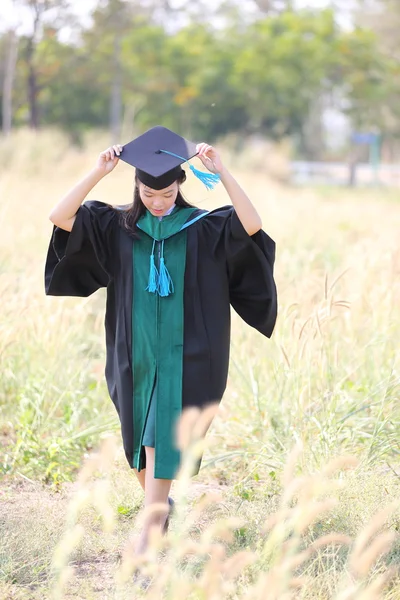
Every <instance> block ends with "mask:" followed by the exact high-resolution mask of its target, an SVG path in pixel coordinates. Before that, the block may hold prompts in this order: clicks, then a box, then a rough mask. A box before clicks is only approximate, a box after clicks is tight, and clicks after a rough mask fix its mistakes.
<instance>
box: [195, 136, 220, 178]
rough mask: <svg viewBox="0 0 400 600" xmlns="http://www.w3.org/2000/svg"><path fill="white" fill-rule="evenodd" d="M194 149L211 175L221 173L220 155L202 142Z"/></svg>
mask: <svg viewBox="0 0 400 600" xmlns="http://www.w3.org/2000/svg"><path fill="white" fill-rule="evenodd" d="M196 149H197V152H198V154H197V157H198V158H199V159H200V160H201V162H202V163H203V165H204V166H205V167H206V168H207V169H208V170H209V171H210V172H211V173H219V174H221V173H222V171H223V170H224V165H223V164H222V160H221V157H220V155H219V154H218V152H217V151H216V149H215V148H214V147H213V146H209V145H208V144H206V143H205V142H202V143H201V144H197V147H196Z"/></svg>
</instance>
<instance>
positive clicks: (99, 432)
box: [0, 132, 400, 598]
mask: <svg viewBox="0 0 400 600" xmlns="http://www.w3.org/2000/svg"><path fill="white" fill-rule="evenodd" d="M107 145H108V141H107V137H106V136H105V135H104V134H101V133H100V134H98V135H96V136H95V135H94V134H91V136H90V137H89V139H88V146H87V148H86V149H82V150H76V149H71V148H69V147H68V144H67V142H66V141H65V139H64V138H62V137H61V136H60V135H59V134H56V133H52V132H47V133H43V134H42V135H41V136H39V137H34V136H32V135H28V134H26V133H24V132H20V133H18V134H17V135H16V136H15V137H14V138H10V140H9V141H8V142H7V145H5V143H4V142H2V145H1V146H0V160H1V164H2V165H3V168H2V171H1V174H0V197H1V199H2V200H1V203H0V225H1V231H2V235H1V238H0V298H1V308H2V310H1V313H0V373H1V375H0V449H1V450H0V452H1V454H0V469H1V472H2V473H3V475H5V477H6V478H5V485H7V482H9V481H14V480H18V479H20V478H23V479H25V478H28V479H30V480H31V482H32V485H33V484H34V482H36V481H39V482H44V483H50V484H52V487H53V489H59V490H60V491H61V490H62V485H61V484H62V483H63V482H64V481H69V480H74V479H75V477H76V474H77V472H78V470H79V469H80V467H81V465H82V460H83V459H84V457H85V455H87V454H88V453H89V452H90V451H91V450H92V448H94V447H96V446H97V445H98V444H99V442H100V440H101V438H102V437H104V436H108V435H109V434H110V433H112V432H115V433H117V434H118V428H119V427H118V421H117V416H116V413H115V410H114V408H113V406H112V403H111V401H110V399H109V398H108V394H107V391H106V386H105V382H104V375H103V369H104V357H105V349H104V334H103V319H104V299H105V293H104V290H101V291H100V292H98V293H97V294H95V295H94V296H93V297H91V298H87V299H86V298H85V299H73V298H51V297H45V295H44V286H43V266H44V260H45V255H46V252H47V246H48V243H49V239H50V234H51V230H52V224H51V223H50V221H49V220H48V218H47V215H48V213H49V212H50V210H51V208H52V206H53V205H54V204H55V203H56V202H57V201H58V199H59V198H60V197H61V196H62V195H63V194H64V193H65V192H66V191H67V189H68V188H70V187H71V186H72V185H73V184H74V183H75V182H76V181H77V180H78V179H79V178H80V177H81V176H82V175H83V174H84V173H85V171H87V170H88V169H90V168H91V167H92V166H93V164H94V163H95V160H96V158H97V154H98V153H99V152H100V151H101V150H102V149H104V148H105V147H106V146H107ZM223 156H224V154H223ZM227 156H228V160H229V162H230V163H231V164H232V165H234V169H233V171H234V173H235V175H237V176H238V179H239V181H240V182H241V183H242V185H243V187H244V188H245V189H246V191H248V193H249V195H250V196H251V198H252V199H253V200H254V202H255V204H256V205H257V207H258V209H259V210H260V212H261V214H262V216H263V222H264V229H265V230H266V231H267V232H268V233H269V234H270V235H271V237H273V238H274V239H275V241H276V242H277V263H276V271H275V272H276V280H277V284H278V290H279V303H280V314H279V319H278V323H277V328H276V331H275V333H274V336H273V338H272V339H271V340H270V341H269V340H267V339H265V338H263V337H262V336H260V335H259V334H258V333H257V332H254V331H251V330H250V329H249V328H248V327H246V326H245V325H244V324H243V323H241V322H239V319H238V318H237V317H236V315H233V339H232V360H231V370H230V380H229V387H228V390H227V393H226V396H225V398H224V400H223V404H222V407H221V410H220V412H219V414H218V415H217V416H216V417H215V419H214V421H213V424H212V426H211V429H210V432H209V434H208V440H209V442H210V445H209V447H208V448H207V449H206V452H205V454H204V458H203V469H202V470H201V472H200V474H199V476H198V477H197V478H196V479H195V480H194V481H195V482H198V483H199V484H204V485H211V484H215V483H217V484H218V485H224V486H225V487H224V488H223V489H224V490H225V491H224V497H225V498H226V502H228V504H227V506H228V507H229V511H231V510H233V511H234V510H238V511H239V514H240V515H242V513H243V512H244V514H245V516H246V521H247V523H248V527H247V528H246V531H245V532H244V533H242V534H241V533H239V534H237V533H235V535H239V542H238V545H237V546H229V548H231V549H233V548H247V547H249V548H250V549H251V551H252V552H256V553H257V556H258V558H260V556H259V554H258V553H259V552H260V548H259V546H258V544H259V543H260V540H259V538H260V527H261V521H263V520H264V519H265V518H266V516H267V515H268V514H269V513H270V512H271V511H272V510H273V509H274V508H276V506H275V504H274V503H275V500H276V499H277V498H278V497H280V495H281V494H282V484H281V479H280V478H281V473H282V471H283V469H284V465H285V464H286V461H287V456H288V454H289V452H290V450H291V448H292V447H293V445H294V444H296V443H298V442H301V444H302V445H303V448H304V450H303V452H302V454H301V457H300V458H299V462H298V469H299V471H300V472H304V473H310V472H314V470H315V469H317V470H319V469H321V468H324V467H325V466H326V464H327V463H328V462H329V461H330V460H331V459H332V458H333V457H335V456H338V455H341V454H343V453H345V454H351V455H353V456H356V457H357V459H358V461H359V465H358V467H357V471H356V474H355V475H354V477H353V478H350V481H351V482H352V483H351V486H352V489H351V493H341V506H342V508H341V509H340V514H339V516H338V517H337V519H333V520H332V519H331V518H330V517H329V518H328V517H326V518H325V517H324V519H322V521H321V523H322V525H319V526H318V527H322V531H321V533H323V534H324V535H325V534H327V533H329V532H336V531H339V532H341V533H346V534H349V535H351V536H354V535H357V531H358V530H359V528H360V527H361V526H362V525H363V524H365V521H366V519H368V518H370V516H371V515H372V513H373V512H375V511H376V510H377V509H378V508H379V507H380V506H383V505H384V504H385V503H386V502H390V501H391V500H392V499H397V498H398V486H397V476H396V475H395V474H394V472H393V471H396V468H397V465H398V462H399V461H398V455H399V451H400V448H399V439H400V437H399V433H400V412H399V391H400V375H399V350H398V340H399V339H400V318H399V316H400V315H399V303H400V238H399V234H398V232H399V230H400V202H399V196H400V193H399V192H396V191H385V190H381V189H374V190H367V191H359V190H356V191H345V190H326V191H324V192H322V191H318V192H317V191H313V190H304V189H301V190H298V189H291V188H287V187H286V188H284V187H281V186H280V185H278V184H276V183H273V182H272V181H270V180H269V179H268V178H267V177H266V176H265V174H264V173H263V170H262V169H261V167H260V165H262V162H260V163H259V164H258V165H255V166H257V167H258V168H257V170H249V169H248V168H247V169H244V165H246V166H247V165H248V162H247V161H246V156H245V155H244V156H243V161H242V160H241V157H235V158H233V157H232V155H231V153H230V152H228V153H227ZM189 179H190V180H189V181H188V183H187V184H185V187H184V191H185V193H186V195H187V197H188V199H189V200H190V201H192V202H193V203H194V204H196V203H198V204H199V205H200V206H202V207H206V208H211V207H212V206H215V205H222V204H225V203H226V202H227V197H226V195H225V193H224V191H223V190H222V188H217V190H215V191H214V192H213V193H211V194H207V193H206V192H204V188H202V186H201V184H200V183H198V182H195V181H193V179H192V178H189ZM132 185H133V171H132V170H131V169H130V168H129V167H128V166H126V165H125V164H123V163H121V164H120V165H119V166H118V168H117V169H116V171H114V172H113V174H111V175H110V176H109V177H107V178H106V179H105V180H103V181H102V182H101V183H100V184H99V186H98V187H97V188H96V189H95V190H94V192H93V193H92V194H90V196H89V199H98V200H103V201H106V202H111V203H115V204H123V203H128V202H130V201H131V197H132ZM131 475H132V474H131V473H130V472H129V469H128V465H127V464H125V463H124V458H123V456H122V451H121V447H120V446H119V452H118V455H117V463H116V471H115V477H116V478H117V477H119V478H123V479H126V478H128V479H129V480H132V478H131ZM382 486H384V488H385V490H386V491H385V492H383V491H382V489H381V488H382ZM133 487H134V488H136V487H138V485H137V486H134V485H133ZM327 491H328V488H327ZM130 493H132V490H131V492H130ZM276 502H279V500H276ZM271 503H272V504H271ZM355 506H357V507H358V508H357V510H355V509H354V507H355ZM113 507H114V510H115V509H116V506H115V503H114V505H113ZM129 507H131V500H129V502H128V512H129V511H130V510H131V508H129ZM215 510H216V513H217V514H218V510H217V509H215ZM229 511H228V512H229ZM122 512H123V511H122ZM211 514H213V513H211ZM37 518H39V521H40V511H39V514H38V515H37ZM202 518H203V517H202ZM209 519H210V515H207V516H205V517H204V522H208V520H209ZM338 527H339V529H338ZM21 528H22V523H21ZM240 530H241V528H239V531H240ZM317 530H318V528H317ZM22 531H23V530H22V529H21V531H20V532H19V533H20V535H18V530H16V531H14V534H15V536H16V537H15V544H16V545H15V546H13V548H14V550H13V552H15V549H16V548H18V547H19V549H20V551H21V552H23V550H24V548H22V546H23V545H24V544H25V541H24V540H26V541H27V545H26V549H27V550H28V549H29V547H30V546H29V539H30V536H32V529H29V528H28V530H27V531H25V532H24V533H22ZM41 531H42V532H43V531H44V529H42V530H41ZM57 531H58V533H57V535H55V538H57V539H58V537H59V535H60V530H59V529H58V530H57ZM96 531H97V528H96ZM236 531H237V530H236ZM243 531H244V530H243ZM318 532H319V533H320V531H319V530H318ZM32 537H33V536H32ZM52 539H53V538H52ZM235 539H236V538H235ZM8 541H9V538H6V537H4V539H3V544H4V546H3V549H0V573H1V574H2V579H3V581H5V582H6V583H7V582H11V583H12V582H13V581H14V582H15V583H16V584H17V585H18V584H20V585H22V586H24V585H26V584H29V582H32V581H35V577H37V581H36V583H40V581H41V577H40V573H41V570H40V568H42V567H43V568H44V572H47V571H46V560H44V559H45V556H44V555H43V554H39V555H40V556H43V561H41V560H39V563H40V564H41V567H38V565H37V564H36V563H34V564H31V563H29V561H28V562H26V557H25V558H24V556H21V560H20V561H19V562H18V567H17V566H16V565H15V564H11V563H12V560H11V563H10V564H9V566H8V567H7V566H6V567H5V566H4V564H5V563H4V561H6V563H7V560H9V558H7V557H9V556H11V554H10V552H9V546H8V545H7V544H8ZM37 541H38V544H39V548H40V552H42V553H43V547H44V546H45V541H44V539H43V540H42V541H41V538H40V536H39V539H38V540H37ZM237 541H238V540H237ZM42 542H43V544H42ZM55 543H56V539H53V541H52V542H49V545H48V548H47V550H46V551H47V552H52V551H53V550H54V544H55ZM21 545H22V546H21ZM7 549H8V550H7ZM93 551H94V552H96V549H95V548H93ZM321 552H322V551H321ZM341 552H342V551H341V550H334V551H332V552H331V553H328V554H329V560H328V559H327V560H328V562H324V561H322V562H321V561H320V563H318V564H319V565H320V568H321V569H322V570H321V571H319V570H318V569H317V570H315V568H314V567H315V564H316V563H312V564H314V567H310V569H309V571H308V573H309V575H310V576H311V577H312V580H313V582H314V583H313V585H311V584H310V588H309V589H310V590H311V591H310V592H307V594H308V595H307V594H306V593H305V592H304V594H305V595H304V596H299V593H300V592H299V591H296V592H295V595H296V596H298V597H304V598H309V597H310V598H311V597H312V598H314V597H315V598H325V597H330V596H329V593H331V592H327V591H326V589H327V588H326V587H324V586H326V585H328V583H327V582H328V581H331V582H336V583H337V581H338V580H337V578H336V576H337V575H338V573H342V569H345V568H344V567H343V565H344V564H345V563H344V562H343V560H342V558H343V557H342V555H341ZM17 555H18V552H17ZM317 556H319V554H318V555H317ZM391 556H392V558H391V559H390V560H392V561H394V563H397V561H398V555H397V551H395V550H394V551H393V554H392V555H391ZM1 557H3V558H1ZM4 557H6V558H4ZM200 562H201V561H200ZM23 565H25V570H24V573H25V576H24V578H22V579H20V578H19V575H18V573H20V569H21V568H23ZM29 565H31V566H29ZM37 569H39V570H38V571H37ZM345 571H346V569H345ZM35 573H36V575H35ZM331 576H332V577H331ZM245 581H246V583H245V584H244V588H243V590H244V589H245V587H246V585H247V584H248V581H247V580H245ZM318 582H320V583H321V582H323V584H322V583H321V585H322V588H321V589H324V590H325V592H319V591H318V590H319V589H320V588H319V587H318V586H319V585H320V584H319V583H318ZM336 583H332V585H333V586H334V587H333V588H332V589H335V590H336V587H335V586H336ZM175 587H176V584H175ZM328 587H329V586H328ZM0 589H1V588H0ZM390 589H391V588H390V587H389V588H388V589H387V592H386V595H385V598H396V597H397V596H395V595H392V594H394V593H395V592H394V591H393V590H392V591H390ZM395 591H396V590H395ZM397 592H399V589H398V588H397ZM218 593H219V592H218ZM224 593H225V592H224ZM249 593H250V592H249ZM254 593H255V592H254ZM285 593H286V592H285ZM85 594H86V595H84V596H83V597H85V598H90V595H88V594H89V592H88V593H86V592H85ZM229 594H231V592H229V591H227V592H226V597H232V598H234V597H236V596H234V595H233V596H232V595H229ZM282 594H283V592H282ZM312 594H315V595H312ZM318 594H319V595H318ZM324 594H325V595H324ZM327 594H328V596H327ZM399 594H400V592H399ZM28 597H33V595H32V596H28ZM78 597H79V596H78ZM171 597H172V596H171ZM188 597H189V596H188ZM193 597H196V598H197V597H201V596H193ZM216 597H219V596H216ZM221 597H225V596H221ZM237 597H240V598H242V597H243V598H245V597H246V596H245V595H244V591H243V593H242V592H241V595H238V596H237ZM248 597H249V598H253V597H254V598H257V597H258V596H257V595H249V596H248ZM276 597H277V598H278V597H279V598H281V597H280V596H276ZM284 597H285V598H286V597H287V598H290V597H291V596H284V595H282V598H284ZM348 597H349V598H353V597H358V596H351V595H349V596H348ZM371 597H373V598H375V597H379V596H371ZM360 598H361V596H360Z"/></svg>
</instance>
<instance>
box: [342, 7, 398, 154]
mask: <svg viewBox="0 0 400 600" xmlns="http://www.w3.org/2000/svg"><path fill="white" fill-rule="evenodd" d="M360 7H361V10H360V11H359V12H358V13H357V14H356V22H357V24H358V26H359V37H362V36H363V35H365V33H363V32H365V30H370V31H372V32H374V34H375V35H374V40H375V46H376V51H375V54H374V57H373V59H371V62H372V64H373V65H374V68H373V70H371V72H370V73H369V77H368V75H367V74H364V78H361V77H359V78H358V80H356V81H354V80H353V81H352V84H353V86H352V90H351V93H350V96H351V98H352V101H353V116H354V119H355V120H358V121H360V120H362V123H363V125H364V126H369V127H370V128H371V127H375V128H376V129H377V130H379V131H380V132H381V133H382V134H383V136H384V137H385V138H386V146H387V147H389V148H390V147H391V146H393V143H394V144H395V145H396V142H395V140H396V139H397V140H400V103H399V96H400V36H399V29H400V4H399V2H398V0H379V1H376V0H375V2H371V1H370V0H368V1H367V0H360ZM397 145H398V142H397Z"/></svg>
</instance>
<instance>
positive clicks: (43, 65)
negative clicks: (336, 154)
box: [0, 0, 400, 141]
mask: <svg viewBox="0 0 400 600" xmlns="http://www.w3.org/2000/svg"><path fill="white" fill-rule="evenodd" d="M27 2H28V3H30V4H32V6H33V5H35V6H36V4H38V5H39V4H40V5H42V6H45V8H47V10H50V8H51V6H52V7H53V8H54V7H55V5H57V2H56V1H54V2H53V3H51V2H47V4H46V3H44V4H43V3H40V2H39V3H38V2H35V1H34V0H27ZM64 4H65V2H64ZM253 4H254V6H257V5H258V8H259V9H260V10H259V12H257V13H256V14H255V13H246V15H245V14H244V13H242V12H241V9H240V3H239V4H238V3H236V4H235V3H229V2H225V3H222V4H220V5H219V9H218V11H214V13H213V15H219V16H220V18H219V19H217V18H215V19H214V18H213V19H209V20H207V18H206V17H205V15H204V11H203V12H202V18H201V19H195V20H193V19H192V20H187V21H186V22H184V21H182V25H179V23H180V22H181V21H180V20H179V16H182V14H183V13H182V10H181V11H179V13H177V12H176V11H174V10H173V8H172V7H171V6H170V5H169V4H168V3H166V4H165V6H164V5H163V7H162V11H163V12H162V18H160V14H161V13H160V4H159V3H157V2H151V1H148V2H146V3H144V2H141V1H140V0H136V1H135V2H133V1H131V2H124V0H102V1H101V2H99V4H98V6H97V7H96V9H95V11H94V13H93V15H92V22H91V25H90V26H89V27H87V28H86V29H85V28H83V26H81V27H80V28H75V30H74V34H75V35H74V36H73V37H72V38H70V39H69V40H68V41H65V40H64V38H63V37H62V36H60V35H59V31H60V29H62V23H60V22H57V21H54V23H52V24H51V26H50V24H49V22H48V21H46V19H44V18H42V17H44V16H45V15H44V13H40V14H39V19H40V27H39V26H38V24H36V29H35V30H34V34H33V35H31V36H26V35H25V36H23V37H22V38H21V39H20V44H19V48H20V51H19V58H18V64H17V74H16V83H15V87H14V98H13V100H14V103H13V104H14V106H15V107H16V110H15V114H14V125H16V126H18V125H20V124H24V123H30V124H31V125H32V126H36V127H39V126H41V125H57V126H60V127H62V128H64V129H65V130H67V131H69V132H71V133H72V134H74V135H75V136H78V135H79V132H81V131H82V130H84V129H87V128H90V127H94V126H96V127H97V126H101V127H106V126H108V125H109V124H110V122H113V123H114V125H115V124H116V121H117V125H118V124H119V125H121V122H122V121H124V122H125V124H126V123H128V125H129V126H132V125H133V124H134V127H135V129H136V130H137V131H138V130H141V129H144V128H146V127H149V126H152V125H154V124H156V123H160V124H164V125H166V126H169V127H171V128H174V129H176V130H177V131H180V132H182V133H183V134H186V135H192V136H194V137H199V138H200V137H201V138H204V139H209V140H213V139H215V138H216V137H218V136H222V135H226V134H229V133H232V132H235V133H238V134H242V135H248V134H251V133H254V132H257V133H262V134H265V135H267V136H269V137H272V138H276V139H279V138H281V137H283V136H301V135H302V134H303V133H304V123H305V121H306V120H307V119H309V117H310V113H312V111H313V110H315V107H316V106H317V103H316V99H318V98H319V97H321V96H322V95H329V94H331V93H332V94H333V93H334V94H335V95H336V96H337V97H340V98H341V99H344V100H345V102H344V103H343V107H342V108H343V110H345V111H346V112H348V114H349V115H350V117H351V118H352V119H353V121H354V123H355V125H356V126H357V127H360V128H362V127H371V126H376V127H378V128H381V127H383V128H384V127H385V119H387V110H388V108H387V102H389V103H390V102H391V103H393V94H394V91H393V85H394V84H393V76H394V75H398V72H399V70H398V63H397V62H396V60H395V58H394V57H393V56H389V55H388V53H385V52H383V51H381V50H380V48H379V45H378V39H377V36H376V35H375V34H374V32H373V31H372V30H371V28H370V27H366V26H365V27H361V26H360V27H356V28H354V29H352V30H343V29H342V28H341V27H340V26H339V25H338V23H337V20H336V19H335V14H334V13H333V11H331V10H321V11H309V10H308V11H307V10H302V11H295V10H292V9H291V4H290V3H288V4H287V5H285V4H284V3H277V2H269V3H263V2H254V3H253ZM278 5H279V7H281V8H280V10H277V9H276V7H277V6H278ZM60 6H61V5H60ZM60 6H59V7H58V8H60ZM199 6H200V5H199ZM157 7H158V8H157ZM282 7H283V8H282ZM228 9H229V10H228ZM249 14H252V15H253V16H252V17H251V18H249ZM168 15H169V18H167V16H168ZM245 17H246V18H245ZM1 42H2V40H1V39H0V51H1ZM32 72H33V74H34V82H33V84H32V80H31V78H32ZM32 85H33V87H34V91H35V98H34V106H33V105H32ZM394 108H395V107H392V112H393V110H394ZM396 110H397V109H396ZM32 111H33V112H34V115H33V116H32ZM385 115H386V116H385ZM397 117H398V119H397V126H399V124H400V115H397ZM113 131H114V132H115V131H119V129H118V127H117V128H115V127H114V128H113ZM114 135H115V134H114ZM115 141H117V140H115Z"/></svg>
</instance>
